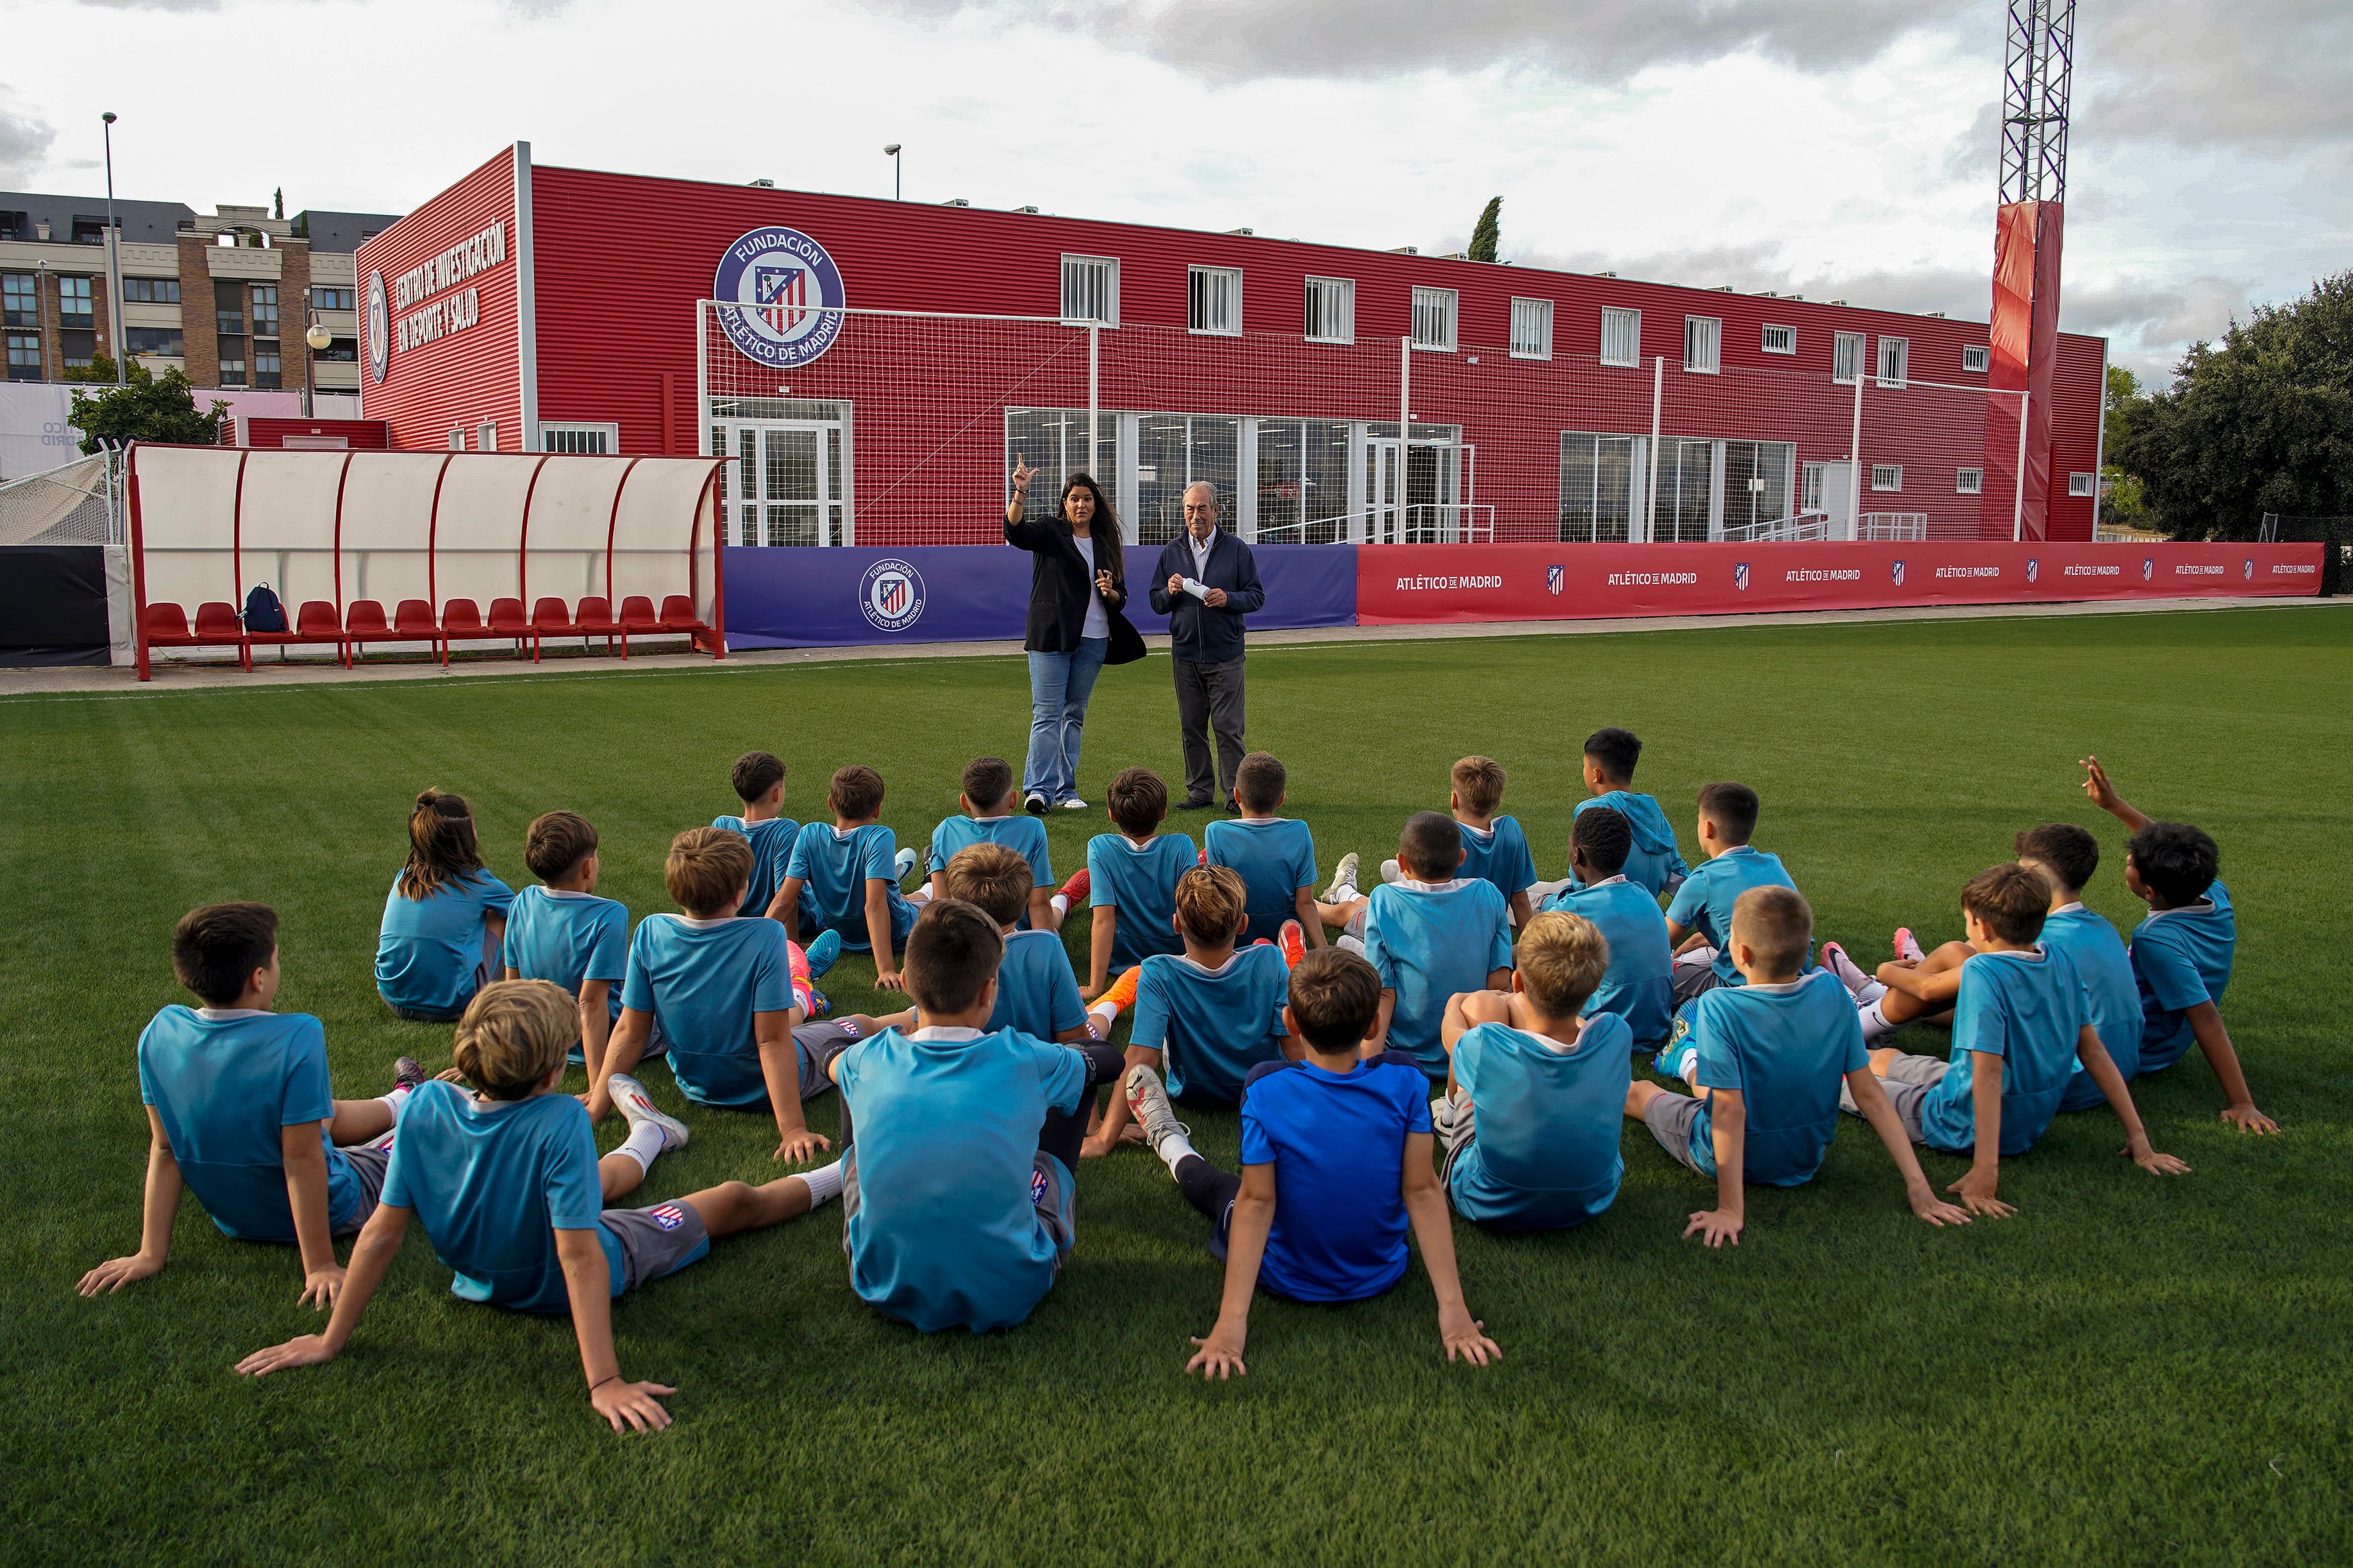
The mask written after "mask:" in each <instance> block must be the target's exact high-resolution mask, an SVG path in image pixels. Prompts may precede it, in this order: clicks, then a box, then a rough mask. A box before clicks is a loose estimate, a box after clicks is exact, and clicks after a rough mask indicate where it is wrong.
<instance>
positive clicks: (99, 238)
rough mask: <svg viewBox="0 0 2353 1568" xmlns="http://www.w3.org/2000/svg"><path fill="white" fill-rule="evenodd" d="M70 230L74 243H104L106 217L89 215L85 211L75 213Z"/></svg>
mask: <svg viewBox="0 0 2353 1568" xmlns="http://www.w3.org/2000/svg"><path fill="white" fill-rule="evenodd" d="M71 232H72V235H73V243H74V244H76V245H104V244H105V243H106V219H105V217H104V216H99V217H91V216H89V215H88V214H86V213H76V214H74V219H73V228H72V230H71Z"/></svg>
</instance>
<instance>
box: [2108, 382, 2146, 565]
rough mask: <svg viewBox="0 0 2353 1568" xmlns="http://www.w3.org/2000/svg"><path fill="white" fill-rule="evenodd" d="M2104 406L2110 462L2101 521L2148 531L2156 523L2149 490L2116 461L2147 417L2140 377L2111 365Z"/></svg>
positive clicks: (2144, 393)
mask: <svg viewBox="0 0 2353 1568" xmlns="http://www.w3.org/2000/svg"><path fill="white" fill-rule="evenodd" d="M2105 405H2106V407H2105V414H2106V418H2107V449H2108V457H2109V461H2108V462H2106V463H2105V464H2104V465H2102V467H2101V468H2100V521H2102V522H2103V523H2113V524H2116V526H2118V527H2122V528H2147V527H2148V526H2149V524H2150V522H2151V521H2153V520H2152V519H2151V518H2150V516H2149V510H2148V492H2147V487H2145V486H2144V485H2142V483H2141V482H2140V479H2138V477H2137V476H2136V475H2132V474H2128V473H2126V472H2125V471H2124V469H2123V468H2119V467H2117V465H2116V461H2115V458H2116V451H2117V449H2118V447H2119V446H2120V445H2121V444H2122V443H2123V442H2124V441H2125V440H2126V437H2127V436H2128V434H2129V433H2130V432H2131V431H2133V430H2135V429H2137V428H2138V426H2139V424H2140V422H2141V421H2142V420H2143V419H2145V418H2146V417H2147V412H2148V405H2149V399H2148V395H2147V393H2146V392H2144V391H2142V389H2141V384H2140V377H2138V376H2137V375H2135V374H2133V373H2132V372H2130V371H2128V370H2126V368H2125V367H2124V366H2122V365H2120V364H2112V365H2110V366H2108V377H2107V395H2106V398H2105Z"/></svg>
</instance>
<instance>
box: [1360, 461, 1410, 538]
mask: <svg viewBox="0 0 2353 1568" xmlns="http://www.w3.org/2000/svg"><path fill="white" fill-rule="evenodd" d="M1399 446H1400V443H1398V442H1397V441H1395V440H1391V439H1387V438H1384V437H1377V436H1376V437H1368V438H1367V439H1366V442H1365V542H1366V543H1367V544H1396V543H1398V542H1400V541H1401V539H1402V537H1403V535H1402V531H1401V530H1400V529H1399V527H1398V523H1399V521H1400V514H1401V512H1402V511H1403V510H1404V509H1403V506H1402V502H1403V500H1404V498H1403V496H1402V495H1401V494H1400V493H1399V492H1400V490H1401V489H1402V488H1403V487H1402V485H1401V483H1400V479H1401V476H1400V473H1399V469H1400V468H1402V467H1403V465H1402V464H1401V463H1400V462H1399V461H1398V458H1399V451H1398V447H1399Z"/></svg>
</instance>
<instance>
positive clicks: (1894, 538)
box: [1854, 511, 1928, 544]
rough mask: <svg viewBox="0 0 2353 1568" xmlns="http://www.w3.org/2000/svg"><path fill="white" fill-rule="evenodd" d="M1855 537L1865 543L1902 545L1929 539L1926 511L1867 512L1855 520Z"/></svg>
mask: <svg viewBox="0 0 2353 1568" xmlns="http://www.w3.org/2000/svg"><path fill="white" fill-rule="evenodd" d="M1854 536H1855V538H1857V539H1859V540H1862V541H1864V542H1878V543H1883V544H1900V543H1905V542H1909V541H1912V540H1915V539H1926V538H1927V537H1928V514H1927V513H1926V512H1925V511H1867V512H1864V513H1863V514H1862V516H1861V517H1860V518H1858V519H1856V520H1855V527H1854Z"/></svg>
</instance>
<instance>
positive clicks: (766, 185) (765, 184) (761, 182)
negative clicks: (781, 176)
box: [752, 175, 776, 191]
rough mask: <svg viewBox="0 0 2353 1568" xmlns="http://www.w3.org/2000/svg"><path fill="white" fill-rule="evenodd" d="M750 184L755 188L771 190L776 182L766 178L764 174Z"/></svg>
mask: <svg viewBox="0 0 2353 1568" xmlns="http://www.w3.org/2000/svg"><path fill="white" fill-rule="evenodd" d="M752 184H753V185H754V187H755V188H757V189H759V190H763V191H773V190H775V189H776V181H774V180H771V179H769V178H767V177H766V176H765V175H763V176H762V177H760V178H759V179H756V180H754V181H753V182H752Z"/></svg>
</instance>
